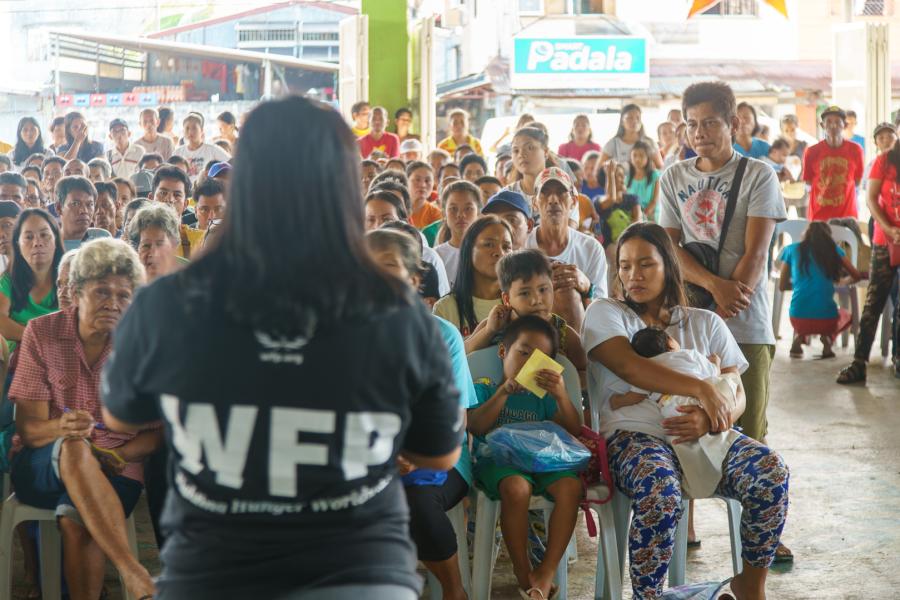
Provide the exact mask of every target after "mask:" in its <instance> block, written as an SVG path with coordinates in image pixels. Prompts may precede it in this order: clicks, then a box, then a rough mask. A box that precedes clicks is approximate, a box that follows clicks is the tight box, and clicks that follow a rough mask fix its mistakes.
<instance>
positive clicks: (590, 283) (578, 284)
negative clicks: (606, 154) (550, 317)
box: [525, 167, 608, 331]
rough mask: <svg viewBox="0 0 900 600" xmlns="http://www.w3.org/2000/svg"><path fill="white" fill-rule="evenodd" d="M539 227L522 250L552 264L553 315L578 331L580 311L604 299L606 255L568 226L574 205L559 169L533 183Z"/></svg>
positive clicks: (567, 181)
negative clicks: (538, 253)
mask: <svg viewBox="0 0 900 600" xmlns="http://www.w3.org/2000/svg"><path fill="white" fill-rule="evenodd" d="M534 190H535V192H536V202H535V203H536V205H537V209H538V212H539V213H540V216H541V219H540V225H538V226H537V227H535V228H534V229H533V230H532V231H531V233H530V234H529V235H528V241H527V242H526V243H525V247H526V248H536V249H538V250H541V251H542V252H543V253H544V254H546V255H547V257H548V258H549V259H550V262H551V263H552V264H553V294H554V298H553V312H555V313H556V314H558V315H559V316H561V317H562V318H564V319H565V320H566V322H567V323H568V324H569V325H571V326H572V327H573V328H575V330H576V331H577V330H580V329H581V323H582V321H583V320H584V309H585V307H586V306H587V305H588V304H590V303H591V301H593V300H594V299H596V298H606V297H607V295H608V294H607V281H606V269H607V267H606V255H605V253H604V252H603V246H601V245H600V242H598V241H597V240H595V239H594V238H593V237H591V236H589V235H585V234H583V233H581V232H580V231H578V230H576V229H573V228H572V227H570V226H569V213H571V211H572V207H573V206H574V205H575V202H576V200H575V193H574V190H573V187H572V180H571V179H569V176H568V175H566V174H565V172H564V171H563V170H562V169H558V168H556V167H550V168H547V169H544V170H543V171H541V173H540V174H539V175H538V176H537V178H536V179H535V181H534Z"/></svg>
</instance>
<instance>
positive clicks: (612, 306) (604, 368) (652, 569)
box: [583, 223, 788, 600]
mask: <svg viewBox="0 0 900 600" xmlns="http://www.w3.org/2000/svg"><path fill="white" fill-rule="evenodd" d="M616 267H617V276H618V283H619V284H620V285H621V287H622V290H623V294H624V300H623V301H620V300H613V299H604V300H598V301H597V302H594V303H593V304H591V306H590V308H588V310H587V313H586V314H585V318H584V332H583V340H584V347H585V349H586V350H587V351H588V357H589V358H590V364H589V366H588V373H589V381H590V395H591V403H592V404H595V405H597V406H598V407H599V423H600V425H601V427H600V431H601V433H602V434H604V435H605V436H606V439H607V447H608V448H609V467H610V471H611V472H612V475H613V479H614V480H615V483H616V487H618V489H619V490H620V491H621V492H622V493H623V494H625V495H626V496H627V497H628V498H630V500H631V507H632V510H633V511H634V518H633V520H632V522H631V528H630V531H629V536H628V546H629V551H630V564H631V586H632V590H633V592H634V598H635V599H636V600H644V599H649V598H658V597H659V596H660V594H661V593H662V585H663V579H664V578H665V574H666V570H667V569H668V564H669V560H670V559H671V557H672V548H673V546H674V543H675V528H676V526H677V525H678V521H679V520H680V517H681V510H682V509H681V506H682V502H681V501H682V497H683V496H682V494H683V489H684V485H685V476H684V473H685V471H684V470H683V468H682V463H681V462H680V459H681V457H682V456H683V455H682V454H679V452H678V449H679V448H681V446H680V445H679V444H682V443H688V442H695V441H697V440H698V439H700V438H701V437H703V436H704V435H706V434H707V433H717V432H722V433H721V435H722V436H723V437H722V438H717V439H723V440H725V439H727V440H728V443H729V445H727V446H726V447H727V451H726V453H725V458H724V460H722V462H721V463H720V464H721V469H720V471H721V476H720V478H719V479H718V482H717V483H716V482H715V481H712V484H713V485H715V486H716V488H715V493H716V494H718V495H720V496H724V497H726V498H734V499H736V500H738V501H740V503H741V506H742V507H743V512H742V514H741V544H742V556H743V571H742V572H741V574H740V575H737V576H735V577H734V579H732V581H731V590H732V592H733V593H734V597H735V598H736V599H737V600H764V598H765V585H766V575H767V574H768V569H769V565H771V564H772V561H773V560H774V558H775V549H776V548H777V546H778V543H779V538H780V537H781V532H782V529H783V528H784V522H785V518H786V516H787V507H788V469H787V466H785V464H784V462H783V461H782V460H781V458H780V457H779V456H778V455H777V454H775V453H774V452H773V451H772V450H770V449H769V448H767V447H766V446H764V445H763V444H760V443H759V442H757V441H755V440H753V439H752V438H749V437H747V436H745V435H743V434H740V433H737V432H736V431H731V430H730V429H731V425H732V423H734V421H736V420H737V418H738V417H740V416H741V413H742V411H743V406H744V402H745V400H744V390H743V388H742V387H738V389H737V390H736V392H735V394H734V397H733V398H728V397H726V396H723V395H722V394H721V393H720V392H719V391H717V390H716V388H715V387H714V386H713V385H712V384H711V383H709V382H708V381H705V380H703V379H699V378H696V377H694V376H691V375H687V374H685V373H682V372H680V371H676V370H673V369H670V368H669V367H668V366H665V365H664V364H663V363H660V362H656V361H655V360H651V359H648V358H645V357H644V356H641V355H639V354H638V353H637V352H636V351H635V350H634V349H633V348H632V344H631V339H632V337H633V336H634V334H635V333H637V332H638V331H639V330H642V329H645V328H647V327H654V328H659V329H664V330H665V332H666V333H667V334H668V335H669V336H670V337H671V338H673V339H674V340H675V341H677V342H678V343H679V344H680V345H681V346H682V347H683V348H685V349H691V350H696V351H698V352H699V353H700V354H701V355H702V356H711V355H713V354H715V355H716V356H718V357H719V360H720V362H721V373H723V374H724V373H729V372H730V373H735V374H737V373H740V372H742V371H745V370H746V369H747V361H746V359H745V358H744V355H743V354H742V353H741V350H740V348H739V347H738V345H737V342H735V339H734V336H732V335H731V332H729V330H728V327H727V326H726V325H725V322H724V321H723V320H722V318H721V317H719V316H718V315H717V314H715V313H713V312H710V311H707V310H701V309H697V308H688V307H687V304H686V302H685V295H684V291H683V287H682V279H681V269H680V267H679V263H678V258H677V256H676V254H675V248H674V246H673V245H672V241H671V240H670V239H669V237H668V236H667V235H666V232H665V230H664V229H663V228H662V227H660V226H659V225H656V224H654V223H636V224H633V225H631V226H630V227H628V229H626V230H625V231H624V232H623V233H622V235H621V236H620V237H619V240H618V246H617V249H616ZM632 388H640V389H643V390H646V391H647V392H648V393H653V392H659V393H664V394H673V395H679V396H690V397H693V398H696V399H697V400H699V401H700V406H683V407H680V411H681V416H678V417H672V418H668V419H662V416H661V413H660V409H659V407H658V406H657V404H656V402H654V401H653V399H651V398H650V397H648V396H647V395H644V394H638V395H636V397H632V398H631V400H633V401H629V403H628V404H629V405H627V406H620V407H618V408H616V409H613V408H612V397H613V395H615V394H628V393H629V392H631V390H632ZM669 436H673V437H674V438H675V439H674V440H673V443H674V444H675V445H674V446H673V445H672V444H671V443H669V441H668V440H670V439H672V438H671V437H669ZM688 458H689V457H688Z"/></svg>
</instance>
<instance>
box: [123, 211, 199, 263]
mask: <svg viewBox="0 0 900 600" xmlns="http://www.w3.org/2000/svg"><path fill="white" fill-rule="evenodd" d="M128 239H129V240H130V241H131V245H132V246H134V247H135V249H136V250H137V253H138V256H139V257H140V259H141V264H142V265H144V269H146V270H147V281H153V280H155V279H156V278H157V277H162V276H163V275H168V274H169V273H172V272H173V271H176V270H177V269H178V268H179V267H180V266H181V265H182V264H183V263H187V262H188V261H187V260H185V259H183V258H179V257H178V255H177V252H178V248H179V246H180V244H181V233H180V232H179V223H178V217H177V216H176V215H175V211H174V210H172V207H171V206H168V205H166V204H161V203H159V202H152V203H151V204H150V205H149V206H145V207H144V208H142V209H140V210H139V211H137V212H136V213H135V214H134V217H132V218H131V220H130V221H129V222H128Z"/></svg>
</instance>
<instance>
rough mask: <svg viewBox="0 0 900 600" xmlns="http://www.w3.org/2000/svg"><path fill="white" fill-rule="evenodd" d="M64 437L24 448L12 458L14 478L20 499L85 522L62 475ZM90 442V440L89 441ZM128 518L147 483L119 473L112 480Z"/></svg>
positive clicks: (58, 515)
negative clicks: (60, 459) (60, 474)
mask: <svg viewBox="0 0 900 600" xmlns="http://www.w3.org/2000/svg"><path fill="white" fill-rule="evenodd" d="M63 441H64V440H63V438H59V439H57V440H56V441H55V442H53V443H52V444H47V445H46V446H43V447H41V448H23V449H22V450H20V451H19V452H18V454H16V455H15V457H13V460H12V473H11V479H12V484H13V487H14V488H15V491H16V497H17V498H18V499H19V502H21V503H23V504H27V505H28V506H34V507H35V508H43V509H47V510H50V509H55V510H56V516H57V518H59V517H67V518H69V519H72V520H73V521H75V522H76V523H79V524H81V525H84V521H82V519H81V517H80V516H79V515H78V510H77V509H76V508H75V504H74V503H73V502H72V499H71V498H70V497H69V493H68V492H67V491H66V487H65V485H63V482H62V479H61V478H60V476H59V453H60V451H61V450H62V444H63ZM85 443H87V442H85ZM109 483H110V484H111V485H112V487H113V490H114V491H115V493H116V496H118V497H119V502H121V503H122V509H123V510H124V511H125V517H126V518H127V517H128V516H129V515H130V514H131V512H132V511H133V510H134V507H135V506H136V505H137V502H138V499H139V498H140V497H141V492H142V491H143V489H144V486H143V485H141V483H140V482H138V481H135V480H134V479H131V478H129V477H123V476H121V475H117V476H115V477H112V478H111V479H110V480H109Z"/></svg>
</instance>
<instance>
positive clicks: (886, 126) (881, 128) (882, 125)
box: [872, 122, 897, 137]
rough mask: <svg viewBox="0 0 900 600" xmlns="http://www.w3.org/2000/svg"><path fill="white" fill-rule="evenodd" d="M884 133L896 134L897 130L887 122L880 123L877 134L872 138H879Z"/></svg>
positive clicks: (877, 126) (876, 128)
mask: <svg viewBox="0 0 900 600" xmlns="http://www.w3.org/2000/svg"><path fill="white" fill-rule="evenodd" d="M882 131H890V132H892V133H894V134H896V133H897V128H896V127H895V126H894V125H893V124H891V123H887V122H884V123H879V124H878V125H876V126H875V133H873V134H872V137H878V134H879V133H881V132H882Z"/></svg>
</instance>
